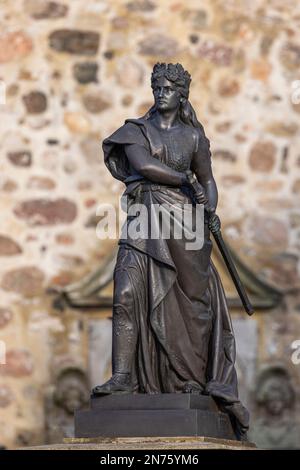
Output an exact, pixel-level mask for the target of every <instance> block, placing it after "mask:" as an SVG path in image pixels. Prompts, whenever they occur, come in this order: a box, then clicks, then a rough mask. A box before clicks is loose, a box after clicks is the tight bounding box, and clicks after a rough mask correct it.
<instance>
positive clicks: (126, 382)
mask: <svg viewBox="0 0 300 470" xmlns="http://www.w3.org/2000/svg"><path fill="white" fill-rule="evenodd" d="M132 391H133V390H132V385H131V380H130V374H123V373H120V372H117V373H116V374H113V376H112V377H111V378H110V379H109V380H108V381H107V382H105V383H104V384H103V385H97V386H96V387H94V388H93V390H92V394H93V395H109V394H113V393H132Z"/></svg>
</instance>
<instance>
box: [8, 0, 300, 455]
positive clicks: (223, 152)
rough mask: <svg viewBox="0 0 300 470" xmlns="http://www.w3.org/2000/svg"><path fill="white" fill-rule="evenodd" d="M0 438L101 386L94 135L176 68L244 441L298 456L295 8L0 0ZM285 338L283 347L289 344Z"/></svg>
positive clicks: (299, 82) (133, 109)
mask: <svg viewBox="0 0 300 470" xmlns="http://www.w3.org/2000/svg"><path fill="white" fill-rule="evenodd" d="M0 22H1V23H0V24H1V33H0V112H1V127H0V149H1V159H0V169H1V172H0V218H1V225H0V261H1V263H0V444H1V445H3V446H6V447H7V448H15V447H20V446H26V445H35V444H43V443H51V442H59V441H61V439H62V438H63V437H64V436H72V432H73V430H72V426H73V411H74V409H75V408H78V407H80V406H84V405H85V404H86V403H87V401H88V398H89V391H90V388H91V387H92V386H94V385H96V384H99V383H101V382H103V381H104V380H105V379H106V378H108V377H109V376H110V361H111V295H112V283H111V277H112V269H113V264H114V255H115V250H116V247H117V241H116V240H99V239H98V238H97V236H96V231H95V228H96V224H97V222H98V220H99V217H97V215H96V208H97V205H98V204H99V203H106V202H108V203H111V204H113V205H115V206H118V203H119V197H120V195H121V194H122V192H123V190H124V186H123V184H122V183H120V182H118V181H116V180H114V179H113V178H112V176H111V174H110V173H109V172H108V170H107V169H106V167H105V165H104V163H103V154H102V150H101V142H102V140H103V138H105V137H106V136H108V135H109V134H111V133H112V132H113V131H114V130H115V129H117V128H118V127H120V126H121V125H122V124H123V122H124V120H125V119H126V118H129V117H131V118H134V117H139V116H142V115H143V114H144V113H145V112H146V110H147V109H148V108H149V107H150V106H151V104H152V93H151V87H150V74H151V70H152V67H153V65H154V64H155V63H156V62H158V61H160V62H172V63H176V62H180V63H181V64H182V65H183V66H184V68H186V69H187V70H188V71H189V72H190V73H191V75H192V85H191V91H190V100H191V103H192V104H193V106H194V108H195V109H196V112H197V115H198V119H199V120H200V122H202V124H203V125H204V128H205V131H206V134H207V136H208V138H209V139H210V141H211V149H212V155H213V157H212V158H213V170H214V175H215V178H216V181H217V185H218V188H219V206H218V214H219V215H220V217H221V220H222V227H223V233H224V235H225V237H226V240H227V242H228V243H229V245H230V246H231V248H232V250H233V254H234V256H235V259H236V262H237V265H238V268H239V272H240V273H241V276H242V278H243V281H244V283H245V286H246V289H247V291H248V293H249V296H250V298H251V299H252V302H253V304H254V306H255V308H256V313H255V315H254V316H253V317H251V318H249V317H247V315H246V313H245V312H244V311H243V310H242V308H241V307H240V304H239V302H238V299H237V295H236V293H235V290H234V287H233V286H232V283H231V281H230V278H229V276H228V274H227V272H226V268H225V267H224V266H223V265H222V261H221V259H220V257H219V255H218V253H217V250H215V251H214V261H215V263H216V264H217V266H218V269H219V271H220V274H221V276H222V280H223V283H224V286H225V288H226V293H227V296H228V303H229V306H230V309H231V313H232V319H233V324H234V329H235V333H236V339H237V370H238V375H239V382H240V395H241V398H242V399H243V400H244V402H245V404H246V405H247V406H248V408H249V409H250V411H251V439H252V440H254V441H255V442H257V444H258V445H259V446H261V447H269V448H280V447H294V448H295V447H299V448H300V397H299V389H300V352H299V351H300V295H299V288H300V277H299V248H300V204H299V202H300V201H299V196H300V137H299V124H300V123H299V118H300V32H299V31H300V4H299V2H298V1H297V0H285V2H282V1H279V0H240V1H238V0H236V1H234V0H226V1H225V2H224V1H221V0H204V1H201V0H189V1H183V0H182V1H180V0H177V1H176V0H159V1H158V0H132V1H130V0H129V1H127V0H111V1H108V0H72V1H71V0H58V1H47V0H15V1H14V2H11V1H8V0H0ZM297 341H298V343H297Z"/></svg>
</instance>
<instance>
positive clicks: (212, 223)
mask: <svg viewBox="0 0 300 470" xmlns="http://www.w3.org/2000/svg"><path fill="white" fill-rule="evenodd" d="M208 228H209V230H210V231H211V232H212V233H217V232H219V231H220V229H221V221H220V219H219V216H218V215H217V214H215V213H213V214H211V216H210V217H209V221H208Z"/></svg>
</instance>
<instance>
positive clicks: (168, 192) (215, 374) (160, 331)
mask: <svg viewBox="0 0 300 470" xmlns="http://www.w3.org/2000/svg"><path fill="white" fill-rule="evenodd" d="M199 138H200V142H198V145H201V135H200V137H199ZM127 144H138V145H141V146H142V147H144V148H146V149H147V151H148V152H149V155H151V156H153V157H155V158H158V159H159V160H160V161H162V162H163V163H165V164H167V165H169V166H170V167H173V168H174V169H176V170H177V171H178V170H179V171H180V170H182V171H183V170H186V169H189V166H190V160H191V155H189V156H188V157H190V158H186V157H187V156H185V157H184V158H185V160H184V161H183V162H182V165H183V166H182V167H180V162H179V161H178V158H177V160H176V158H175V157H176V156H175V157H174V155H172V149H170V148H168V145H167V144H166V142H165V141H164V139H163V138H162V134H161V132H160V131H159V130H158V129H157V128H156V127H155V126H154V125H153V124H152V123H151V122H150V121H149V120H147V119H145V118H140V119H131V120H127V121H125V124H124V125H123V126H122V127H121V128H119V129H118V130H117V131H116V132H114V133H113V134H112V135H111V136H110V137H108V138H107V139H105V140H104V142H103V150H104V160H105V164H106V166H107V168H108V169H109V171H110V172H111V174H112V175H113V176H114V177H115V178H117V179H119V180H121V181H123V182H125V184H126V185H127V188H126V191H125V193H124V195H126V196H127V197H128V198H129V200H130V201H131V203H137V202H139V203H142V204H144V205H145V206H146V207H147V208H149V209H151V206H152V205H153V204H159V205H162V204H163V206H164V208H165V209H166V210H168V208H169V209H170V214H171V219H172V222H173V225H171V227H173V229H172V230H174V224H176V223H177V216H176V210H174V206H177V207H180V208H183V207H186V206H185V205H187V204H189V205H190V207H192V211H195V201H193V195H192V193H191V191H190V190H189V189H188V188H184V187H181V188H178V187H172V186H169V185H164V184H161V183H160V184H156V183H152V182H151V181H149V180H145V178H140V179H137V180H135V179H136V178H135V177H132V168H131V166H130V164H129V161H128V159H127V157H126V153H125V150H124V146H125V145H127ZM191 154H192V152H191ZM203 158H210V155H209V156H207V155H203ZM209 163H210V162H208V164H209ZM172 209H173V212H172ZM189 210H191V209H189ZM132 223H133V219H132V217H127V220H126V223H125V225H126V227H127V229H128V228H129V227H130V224H132ZM151 223H154V224H155V223H157V224H158V226H159V221H158V220H154V222H153V220H152V221H151ZM129 231H130V230H129ZM172 235H173V232H171V236H170V238H169V239H165V238H163V237H159V238H158V239H151V238H143V237H141V238H138V237H134V238H131V237H130V236H127V237H126V238H122V237H121V238H120V240H119V245H120V246H119V253H118V258H117V263H116V267H115V271H114V291H115V295H117V293H118V288H119V286H120V284H121V283H124V282H127V283H128V284H129V287H130V290H129V292H130V293H131V298H130V302H129V308H130V315H131V316H132V318H133V320H134V324H135V327H136V328H137V331H138V340H137V344H136V353H135V356H134V361H133V364H132V380H133V385H134V387H135V391H136V392H138V393H180V392H182V390H183V387H184V385H185V384H187V383H196V384H198V385H199V388H200V389H202V393H205V394H209V395H211V396H212V397H213V398H214V399H215V400H216V402H217V403H218V405H219V407H220V409H222V410H224V411H226V412H228V413H229V416H230V418H231V421H232V424H233V427H234V429H235V432H236V435H237V438H238V439H244V438H245V436H246V431H247V429H248V421H249V414H248V411H247V409H246V408H245V407H244V406H243V405H242V404H241V402H240V401H239V398H238V389H237V377H236V371H235V367H234V362H235V339H234V333H233V329H232V324H231V319H230V315H229V312H228V308H227V304H226V298H225V294H224V290H223V286H222V283H221V280H220V277H219V275H218V273H217V271H216V269H215V267H214V265H213V263H212V260H211V250H212V242H211V240H210V231H209V229H208V224H207V220H206V219H205V224H204V244H203V246H202V248H201V249H196V250H187V249H186V242H187V238H186V237H183V238H181V239H176V238H175V237H174V236H172ZM125 278H126V281H124V280H125ZM114 298H115V299H116V297H114ZM115 301H116V300H115Z"/></svg>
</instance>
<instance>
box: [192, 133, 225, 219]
mask: <svg viewBox="0 0 300 470" xmlns="http://www.w3.org/2000/svg"><path fill="white" fill-rule="evenodd" d="M195 132H196V135H195V138H196V148H195V152H194V154H193V157H192V162H191V170H192V171H193V172H194V173H195V175H196V177H197V180H198V181H199V183H200V184H201V185H202V186H203V188H204V190H205V194H206V197H207V199H208V203H209V206H210V207H211V208H213V209H214V211H215V210H216V208H217V204H218V189H217V185H216V182H215V179H214V176H213V172H212V167H211V152H210V143H209V140H208V138H207V137H206V135H205V133H204V131H203V130H202V129H199V130H198V129H197V130H196V129H195Z"/></svg>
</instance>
